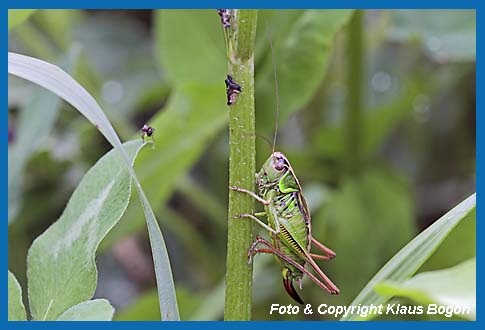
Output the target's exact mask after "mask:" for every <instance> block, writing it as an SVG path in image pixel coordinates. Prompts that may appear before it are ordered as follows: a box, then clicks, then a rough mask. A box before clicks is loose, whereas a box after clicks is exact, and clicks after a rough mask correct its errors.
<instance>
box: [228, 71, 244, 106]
mask: <svg viewBox="0 0 485 330" xmlns="http://www.w3.org/2000/svg"><path fill="white" fill-rule="evenodd" d="M225 83H226V94H227V105H231V104H234V103H235V102H236V99H237V95H238V94H239V93H240V92H241V90H242V89H241V86H240V85H239V84H238V83H236V82H235V81H234V79H232V77H231V76H230V75H227V78H226V80H225Z"/></svg>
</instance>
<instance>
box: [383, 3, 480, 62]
mask: <svg viewBox="0 0 485 330" xmlns="http://www.w3.org/2000/svg"><path fill="white" fill-rule="evenodd" d="M391 22H392V23H391V27H390V29H389V37H390V38H391V39H393V40H398V41H408V40H413V39H415V40H416V39H417V40H420V41H421V43H422V45H423V48H424V50H425V51H426V52H427V53H428V54H429V55H430V56H431V57H432V58H433V59H435V60H437V61H440V62H441V61H450V60H452V61H474V60H475V54H476V11H475V10H456V9H453V10H393V11H392V12H391Z"/></svg>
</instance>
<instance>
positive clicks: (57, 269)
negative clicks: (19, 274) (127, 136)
mask: <svg viewBox="0 0 485 330" xmlns="http://www.w3.org/2000/svg"><path fill="white" fill-rule="evenodd" d="M124 147H125V151H126V153H127V155H128V156H129V159H130V162H131V163H133V161H134V159H135V158H136V155H137V154H138V151H139V150H140V149H141V147H142V142H141V141H132V142H128V143H126V144H125V145H124ZM130 193H131V176H130V173H129V171H128V169H127V167H126V166H125V164H124V163H123V159H122V158H121V154H120V153H119V152H118V151H116V150H111V151H110V152H109V153H107V154H106V155H105V156H104V157H102V158H101V159H100V160H99V161H98V162H97V163H96V164H95V165H94V166H93V167H92V168H91V169H90V170H89V171H88V172H87V173H86V175H85V176H84V178H83V179H82V181H81V182H80V184H79V185H78V187H77V188H76V190H75V191H74V193H73V195H72V196H71V198H70V200H69V202H68V204H67V206H66V208H65V209H64V212H63V213H62V215H61V217H60V218H59V220H58V221H57V222H56V223H54V224H53V225H52V226H50V227H49V228H48V229H47V230H46V231H45V232H44V233H43V234H42V235H40V236H39V237H37V239H35V241H34V242H33V243H32V246H31V247H30V249H29V253H28V256H27V277H28V289H29V290H28V291H29V301H30V310H31V313H32V318H33V319H34V320H55V319H56V318H57V317H58V316H59V315H60V314H61V313H63V312H64V311H66V310H67V309H68V308H69V307H71V306H73V305H75V304H78V303H80V302H82V301H85V300H88V299H90V298H91V297H92V296H93V294H94V290H95V289H96V283H97V270H96V264H95V253H96V249H97V247H98V245H99V242H100V241H101V240H102V239H103V238H104V236H105V235H106V234H107V233H108V231H110V230H111V228H113V226H114V225H115V224H116V223H117V222H118V220H119V219H120V218H121V216H122V215H123V213H124V211H125V210H126V208H127V206H128V202H129V200H130Z"/></svg>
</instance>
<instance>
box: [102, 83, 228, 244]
mask: <svg viewBox="0 0 485 330" xmlns="http://www.w3.org/2000/svg"><path fill="white" fill-rule="evenodd" d="M227 120H228V114H227V108H226V103H225V93H224V88H220V86H217V85H208V84H198V83H180V84H179V86H178V87H177V89H176V90H175V91H174V94H173V95H172V96H171V99H170V100H169V103H168V105H167V107H166V109H164V111H160V112H159V113H158V114H157V115H156V116H155V117H154V118H153V120H152V121H151V122H150V125H151V126H152V127H153V128H155V134H154V139H155V143H154V144H153V147H154V148H155V150H156V151H155V152H152V153H143V154H142V155H140V158H139V161H138V162H137V164H136V170H137V173H139V174H140V180H141V182H142V184H143V186H144V187H145V191H146V194H147V196H148V199H149V200H150V202H151V203H152V205H158V207H162V205H164V203H165V202H166V201H167V199H168V198H169V197H170V195H171V193H172V192H173V190H174V187H175V185H176V183H177V180H178V179H179V178H182V176H183V174H185V173H186V172H187V171H188V170H189V169H190V168H191V167H192V166H193V164H194V163H195V162H196V161H197V160H198V159H199V158H200V157H201V155H202V154H203V152H204V150H205V149H206V148H207V145H208V143H209V142H210V141H211V139H212V138H214V137H215V135H216V133H217V132H219V131H220V130H221V129H222V128H223V127H224V125H225V124H226V123H227ZM162 151H163V152H162ZM139 214H140V212H139V205H137V204H131V206H130V207H129V208H128V211H127V215H126V218H127V219H130V221H124V222H122V223H121V224H120V226H117V227H116V228H114V230H113V231H112V233H110V235H109V236H108V238H107V239H106V240H105V241H103V246H107V245H109V244H112V243H113V241H115V240H117V239H119V238H120V237H122V236H125V235H127V234H129V233H132V232H134V231H136V230H139V229H140V228H141V225H142V221H141V218H140V216H139ZM105 244H106V245H105Z"/></svg>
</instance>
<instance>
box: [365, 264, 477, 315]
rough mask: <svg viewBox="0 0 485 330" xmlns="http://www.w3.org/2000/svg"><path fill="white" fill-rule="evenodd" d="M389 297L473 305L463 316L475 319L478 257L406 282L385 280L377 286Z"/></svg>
mask: <svg viewBox="0 0 485 330" xmlns="http://www.w3.org/2000/svg"><path fill="white" fill-rule="evenodd" d="M374 289H375V291H376V292H377V293H378V294H380V295H381V296H383V297H384V298H386V299H389V298H391V297H394V296H399V297H406V298H409V299H411V300H413V301H415V302H416V303H418V304H421V305H428V304H433V303H434V304H438V305H442V306H451V307H455V306H456V307H458V306H459V307H464V308H470V313H467V314H462V315H461V316H462V317H464V318H467V319H471V320H474V319H475V316H476V260H475V258H473V259H470V260H468V261H465V262H463V263H461V264H459V265H457V266H454V267H451V268H446V269H441V270H435V271H430V272H424V273H419V274H417V275H415V276H414V277H411V278H410V279H407V280H405V281H403V282H397V281H384V282H381V283H379V284H377V285H376V286H375V287H374Z"/></svg>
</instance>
